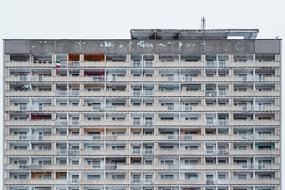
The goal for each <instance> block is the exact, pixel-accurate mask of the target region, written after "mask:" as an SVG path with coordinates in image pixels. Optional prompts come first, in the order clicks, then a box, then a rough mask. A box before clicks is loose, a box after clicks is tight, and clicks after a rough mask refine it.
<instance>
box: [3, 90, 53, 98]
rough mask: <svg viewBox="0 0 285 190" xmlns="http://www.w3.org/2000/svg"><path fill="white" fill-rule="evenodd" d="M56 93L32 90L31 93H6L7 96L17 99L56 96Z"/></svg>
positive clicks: (12, 91)
mask: <svg viewBox="0 0 285 190" xmlns="http://www.w3.org/2000/svg"><path fill="white" fill-rule="evenodd" d="M54 95H55V93H54V92H53V91H38V90H30V91H14V90H11V91H5V96H16V97H25V96H40V97H47V96H54Z"/></svg>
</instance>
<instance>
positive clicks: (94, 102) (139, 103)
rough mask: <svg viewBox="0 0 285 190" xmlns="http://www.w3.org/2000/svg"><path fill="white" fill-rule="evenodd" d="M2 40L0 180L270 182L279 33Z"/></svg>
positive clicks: (84, 189)
mask: <svg viewBox="0 0 285 190" xmlns="http://www.w3.org/2000/svg"><path fill="white" fill-rule="evenodd" d="M257 33H258V30H256V29H217V30H216V29H215V30H178V29H177V30H176V29H175V30H158V29H134V30H131V39H118V40H85V39H84V40H80V39H75V40H50V39H31V40H28V39H17V40H16V39H7V40H4V105H5V108H4V109H5V113H4V129H3V130H4V161H3V165H4V187H3V189H4V190H281V188H280V183H281V176H280V175H281V174H280V164H281V159H280V150H281V149H280V147H281V144H280V140H281V139H280V137H281V136H280V134H281V133H280V128H281V117H280V111H281V109H280V108H281V51H280V49H281V40H279V39H256V37H257Z"/></svg>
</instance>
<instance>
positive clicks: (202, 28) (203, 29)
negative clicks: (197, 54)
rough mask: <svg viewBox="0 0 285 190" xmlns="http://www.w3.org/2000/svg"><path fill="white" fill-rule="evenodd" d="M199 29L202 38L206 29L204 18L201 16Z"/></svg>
mask: <svg viewBox="0 0 285 190" xmlns="http://www.w3.org/2000/svg"><path fill="white" fill-rule="evenodd" d="M201 30H202V39H203V40H204V38H205V30H206V18H205V17H204V16H203V17H202V18H201Z"/></svg>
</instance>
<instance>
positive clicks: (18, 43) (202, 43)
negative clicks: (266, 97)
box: [4, 29, 281, 54]
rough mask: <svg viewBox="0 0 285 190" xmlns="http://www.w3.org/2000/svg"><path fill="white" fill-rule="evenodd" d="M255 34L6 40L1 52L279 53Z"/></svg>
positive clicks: (134, 33)
mask: <svg viewBox="0 0 285 190" xmlns="http://www.w3.org/2000/svg"><path fill="white" fill-rule="evenodd" d="M257 33H258V30H257V29H213V30H178V29H173V30H159V29H133V30H131V39H112V40H111V39H6V40H4V53H5V54H13V53H14V54H17V53H18V54H21V53H23V54H45V53H55V54H60V53H65V54H71V53H77V54H92V53H102V54H108V53H113V54H116V53H118V54H120V53H125V54H136V53H140V54H262V53H270V54H280V52H281V51H280V49H281V40H280V39H256V36H257ZM231 37H241V38H238V39H236V38H234V39H232V38H231Z"/></svg>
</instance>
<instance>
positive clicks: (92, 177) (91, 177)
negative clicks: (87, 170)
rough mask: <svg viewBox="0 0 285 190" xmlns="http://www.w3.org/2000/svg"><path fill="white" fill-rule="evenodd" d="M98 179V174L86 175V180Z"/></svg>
mask: <svg viewBox="0 0 285 190" xmlns="http://www.w3.org/2000/svg"><path fill="white" fill-rule="evenodd" d="M100 178H101V176H100V175H99V174H88V175H87V179H88V180H98V179H100Z"/></svg>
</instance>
